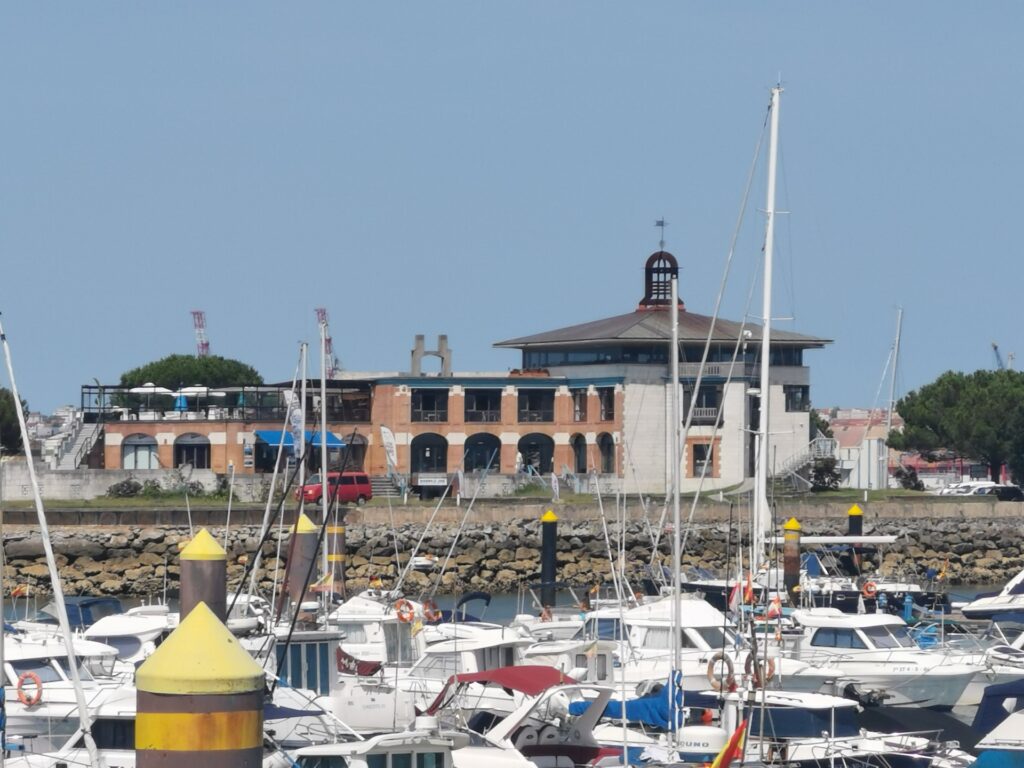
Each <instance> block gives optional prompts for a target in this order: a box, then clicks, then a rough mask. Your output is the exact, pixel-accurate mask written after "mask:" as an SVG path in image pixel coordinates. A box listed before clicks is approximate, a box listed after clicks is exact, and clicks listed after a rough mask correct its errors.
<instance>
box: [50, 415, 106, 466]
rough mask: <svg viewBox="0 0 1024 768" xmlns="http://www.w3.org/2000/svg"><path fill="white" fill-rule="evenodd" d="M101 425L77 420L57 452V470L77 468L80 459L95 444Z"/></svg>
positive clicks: (101, 429)
mask: <svg viewBox="0 0 1024 768" xmlns="http://www.w3.org/2000/svg"><path fill="white" fill-rule="evenodd" d="M102 431H103V427H102V425H100V424H86V423H84V422H81V421H79V422H78V423H77V424H76V426H75V429H74V431H72V433H71V434H70V435H68V437H67V439H66V440H65V441H64V443H63V445H61V447H60V452H59V453H58V454H57V465H56V467H55V468H56V469H57V470H72V469H78V467H79V465H80V464H81V463H82V460H83V459H84V458H85V457H86V456H87V455H88V454H89V451H91V450H92V447H93V446H94V445H95V444H96V439H97V438H98V437H99V436H100V432H102Z"/></svg>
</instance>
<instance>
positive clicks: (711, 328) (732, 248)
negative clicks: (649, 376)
mask: <svg viewBox="0 0 1024 768" xmlns="http://www.w3.org/2000/svg"><path fill="white" fill-rule="evenodd" d="M770 105H771V102H769V108H768V111H767V112H766V113H765V117H764V123H763V124H762V125H761V135H760V136H758V139H757V144H756V145H755V147H754V157H753V159H752V160H751V163H750V170H749V171H748V173H747V185H746V187H745V189H744V190H743V198H742V200H741V202H740V209H739V212H738V213H737V216H736V226H735V227H734V229H733V233H732V238H731V240H730V242H729V251H728V253H727V255H726V259H725V268H724V270H723V272H722V281H721V284H720V287H719V290H718V296H717V297H716V298H715V309H714V312H712V314H711V322H710V323H709V325H708V335H707V338H706V340H705V342H704V352H703V354H702V355H701V362H700V368H698V369H697V381H696V382H695V383H694V388H693V391H694V397H692V398H691V400H690V407H689V409H688V410H687V413H686V423H685V424H684V426H683V434H682V435H681V437H680V441H681V445H680V446H679V449H680V451H682V449H684V448H685V447H686V440H687V437H688V436H689V432H690V426H691V424H692V423H693V412H694V408H695V403H696V400H697V397H696V395H697V393H699V392H700V384H701V381H702V380H703V377H704V367H705V366H706V364H707V359H708V353H709V351H710V349H711V339H712V338H713V337H714V333H715V326H716V325H717V323H718V312H719V310H720V308H721V306H722V297H723V295H724V294H725V286H726V284H727V283H728V281H729V273H730V271H731V269H732V262H733V258H734V257H735V255H736V243H737V241H738V240H739V234H740V228H741V227H742V225H743V219H744V217H745V216H746V212H747V204H748V202H749V201H750V190H751V189H752V188H753V185H754V175H755V171H756V169H757V160H758V158H759V157H760V156H761V147H762V145H763V144H764V136H765V131H766V130H767V128H768V121H769V118H770V116H771V106H770ZM744 316H745V315H744ZM672 354H674V355H678V354H679V350H678V349H674V350H672ZM671 385H672V387H673V396H675V389H674V388H675V387H678V386H679V382H677V381H674V382H672V383H671ZM674 428H675V427H673V429H674ZM673 439H674V438H673ZM678 455H682V453H680V454H678ZM678 474H679V473H678V472H676V471H673V476H674V477H676V476H678ZM673 482H674V483H678V482H679V480H678V478H677V477H676V479H674V480H673ZM674 491H675V489H674V488H673V492H674ZM667 515H668V504H667V503H666V505H665V508H664V510H663V511H662V514H661V519H660V520H659V521H658V536H659V540H660V537H661V532H662V531H663V530H664V528H665V518H666V517H667ZM676 554H677V556H678V557H682V552H678V553H676ZM674 567H677V568H678V567H679V563H675V564H674Z"/></svg>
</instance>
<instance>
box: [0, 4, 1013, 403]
mask: <svg viewBox="0 0 1024 768" xmlns="http://www.w3.org/2000/svg"><path fill="white" fill-rule="evenodd" d="M1022 22H1024V6H1021V5H1020V4H1019V3H1012V2H991V3H985V4H973V5H970V6H964V5H958V4H954V3H947V2H929V3H923V2H916V3H883V2H866V3H856V4H854V3H848V4H845V5H840V4H835V3H788V4H768V3H762V4H726V3H712V2H708V3H684V2H647V3H642V4H640V3H595V2H586V3H584V2H559V3H551V2H519V3H480V2H448V3H436V4H433V3H432V4H427V3H400V4H399V3H393V4H387V3H371V2H363V3H341V2H330V3H303V4H284V3H247V4H245V5H244V6H242V5H238V4H227V3H207V2H176V3H162V4H160V3H125V2H121V3H105V2H91V3H71V4H69V3H46V2H43V3H21V4H9V5H7V6H6V7H5V10H4V14H3V23H2V24H0V68H2V71H3V73H4V74H3V79H2V82H3V87H2V90H0V93H2V94H3V103H2V108H0V115H2V117H0V249H2V253H3V264H4V277H3V279H2V281H0V310H2V312H3V318H4V324H5V326H6V330H7V333H8V336H9V338H10V340H11V343H12V347H13V352H14V356H15V367H16V373H17V375H18V379H19V387H20V389H21V391H22V395H23V396H24V397H25V398H26V399H27V400H28V401H29V404H30V406H32V407H33V408H39V409H43V410H50V409H52V408H53V407H55V406H57V405H60V404H62V403H70V402H76V403H77V401H78V392H79V386H80V385H81V384H83V383H89V382H91V381H92V379H93V378H94V377H95V378H98V379H99V380H100V381H101V382H104V383H107V382H114V381H116V380H117V378H118V377H119V375H120V373H121V372H122V371H124V370H126V369H128V368H131V367H134V366H136V365H139V364H142V363H144V362H147V361H150V360H153V359H157V358H159V357H162V356H164V355H166V354H170V353H172V352H181V353H189V352H192V351H193V350H194V339H193V333H192V327H191V318H190V316H189V311H190V310H191V309H195V308H201V309H204V310H205V311H206V314H207V323H208V332H209V336H210V341H211V349H212V351H213V352H214V353H216V354H222V355H225V356H228V357H235V358H238V359H241V360H244V361H246V362H248V363H250V364H252V365H254V366H256V367H257V368H258V369H259V370H260V371H261V372H262V373H263V374H264V376H265V377H266V378H267V379H268V380H275V379H287V378H290V377H291V374H292V371H293V368H294V365H295V359H296V356H297V352H296V348H297V343H298V341H299V340H302V339H306V340H308V341H310V342H314V341H315V340H316V337H317V329H316V319H315V316H314V308H315V307H317V306H326V307H327V308H328V310H329V311H330V316H331V329H332V334H333V337H334V340H335V345H336V348H337V352H338V354H339V356H340V358H341V361H342V363H343V365H344V367H346V368H349V369H354V370H399V369H406V368H407V366H408V357H409V349H410V348H411V346H412V341H413V336H414V334H416V333H425V334H427V335H428V338H430V337H432V336H434V335H436V334H438V333H447V334H448V335H449V340H450V344H451V346H452V348H453V349H454V351H455V360H454V362H455V367H456V368H457V369H459V370H504V369H506V368H510V367H515V366H516V365H517V364H518V360H517V358H516V357H515V355H514V354H513V353H511V352H507V351H499V350H494V349H492V348H491V346H490V345H491V344H492V343H493V342H495V341H498V340H501V339H505V338H510V337H515V336H520V335H525V334H528V333H533V332H537V331H541V330H547V329H551V328H556V327H560V326H563V325H569V324H572V323H576V322H584V321H587V320H592V319H596V318H599V317H603V316H606V315H611V314H619V313H621V312H627V311H630V310H631V309H632V308H633V307H634V306H635V305H636V302H637V300H638V299H639V298H640V297H641V292H642V266H643V262H644V260H645V258H646V257H647V255H648V254H649V253H650V252H651V251H653V250H654V249H655V248H656V246H657V239H658V233H657V230H656V229H655V228H654V227H653V222H654V220H655V219H657V218H660V217H665V218H666V219H667V220H668V221H669V227H668V231H667V241H668V249H669V250H671V251H672V252H674V253H675V254H676V255H677V257H678V258H679V260H680V263H681V265H682V267H683V272H682V279H681V292H682V295H683V298H684V300H685V301H686V304H687V306H688V308H690V309H692V310H693V311H695V312H709V311H710V310H711V308H712V306H713V303H714V299H715V296H716V293H717V290H718V284H719V281H720V278H721V272H722V265H723V261H724V256H725V253H726V251H727V247H728V243H729V239H730V237H731V234H732V231H733V228H734V223H735V220H736V216H737V211H738V208H739V205H740V201H741V198H742V194H743V189H744V185H745V179H746V174H747V169H748V166H749V164H750V161H751V158H752V155H753V151H754V147H755V144H756V142H757V140H758V137H759V135H760V131H761V124H762V121H763V117H764V110H765V107H766V104H767V101H768V96H769V94H768V91H769V88H770V86H771V85H772V84H773V83H774V82H775V81H776V79H777V78H778V77H779V75H780V73H781V77H782V82H783V85H784V87H785V88H786V91H785V94H784V95H783V104H782V111H781V122H782V154H781V162H782V165H781V175H780V181H779V184H780V186H779V195H780V207H782V208H785V210H787V211H788V212H789V213H788V214H787V215H786V216H785V217H784V221H781V222H780V227H779V230H778V237H777V253H778V257H779V258H778V262H777V267H778V269H777V272H776V286H777V289H778V290H777V291H776V314H777V315H779V316H782V317H787V318H792V320H786V321H783V322H780V326H781V327H784V328H790V329H793V330H799V331H803V332H807V333H812V334H816V335H820V336H825V337H829V338H833V339H835V342H836V343H835V344H834V345H833V346H832V347H830V348H829V349H827V350H825V351H821V352H815V353H812V354H810V355H808V361H809V363H810V364H811V366H812V398H813V400H814V403H815V405H819V406H825V405H834V404H839V405H871V404H872V403H873V402H874V399H875V394H876V391H877V390H878V386H879V378H880V376H881V373H882V367H883V365H884V364H885V360H886V356H887V354H888V350H889V347H890V345H891V343H892V336H893V333H894V326H895V307H896V305H898V304H899V305H902V306H903V307H904V308H905V311H906V317H905V334H904V346H903V353H904V354H903V359H902V361H901V365H900V377H899V389H900V391H906V390H907V389H909V388H912V387H915V386H919V385H921V384H924V383H927V382H928V381H930V380H931V379H932V378H934V377H935V376H936V375H937V374H939V373H940V372H942V371H944V370H947V369H950V368H953V369H961V370H974V369H976V368H979V367H991V366H992V365H993V364H994V361H993V356H992V351H991V347H990V343H991V342H992V341H997V342H998V343H999V344H1000V347H1001V349H1002V350H1003V352H1004V354H1005V353H1009V352H1018V353H1019V354H1020V355H1021V358H1022V360H1021V363H1022V365H1024V333H1022V328H1021V324H1020V323H1019V322H1017V320H1018V310H1017V307H1018V304H1019V301H1020V299H1019V296H1018V294H1019V290H1020V289H1019V286H1020V285H1021V277H1022V273H1024V266H1022V264H1021V259H1020V255H1019V253H1018V250H1019V246H1018V240H1017V226H1018V224H1017V221H1018V218H1019V207H1020V192H1019V189H1020V180H1021V178H1022V177H1024V159H1022V152H1021V146H1022V138H1021V137H1022V136H1024V107H1022V103H1024V101H1022V99H1021V97H1020V93H1021V83H1022V82H1024V71H1022V70H1024V57H1022V56H1021V55H1020V52H1019V32H1020V30H1021V29H1022ZM762 169H763V164H762ZM763 205H764V183H763V174H762V173H760V172H759V174H758V178H757V182H756V184H755V187H754V191H753V193H752V199H751V209H750V213H749V214H748V216H747V217H746V220H745V222H744V225H743V229H742V233H741V237H740V241H739V246H740V250H739V252H738V254H737V263H736V268H735V271H734V277H733V280H732V282H731V283H730V286H729V288H728V290H727V294H726V299H725V310H724V314H725V315H726V316H728V317H731V318H739V317H740V316H742V314H743V312H744V310H745V301H746V295H747V293H748V291H749V289H750V281H751V280H752V279H755V276H756V273H757V264H758V258H759V249H760V242H761V235H762V233H763V221H762V218H761V216H760V215H759V214H758V213H757V211H758V210H759V209H761V208H763ZM757 311H759V309H758V310H757ZM884 391H885V389H884V388H883V392H884ZM883 397H884V394H883Z"/></svg>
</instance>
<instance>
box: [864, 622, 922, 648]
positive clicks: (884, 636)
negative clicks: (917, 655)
mask: <svg viewBox="0 0 1024 768" xmlns="http://www.w3.org/2000/svg"><path fill="white" fill-rule="evenodd" d="M861 632H863V633H864V634H865V635H867V637H868V640H870V641H871V642H872V643H873V644H874V646H875V648H916V647H917V643H915V642H914V640H913V639H912V638H911V637H910V633H909V632H908V631H907V628H906V627H903V626H900V625H896V624H894V625H892V626H881V627H866V628H864V629H862V630H861Z"/></svg>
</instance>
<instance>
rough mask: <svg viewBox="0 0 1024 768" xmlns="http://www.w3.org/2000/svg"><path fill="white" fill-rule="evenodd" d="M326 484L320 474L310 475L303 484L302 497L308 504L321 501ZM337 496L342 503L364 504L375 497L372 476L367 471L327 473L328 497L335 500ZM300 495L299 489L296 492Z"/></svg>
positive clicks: (296, 494) (297, 495)
mask: <svg viewBox="0 0 1024 768" xmlns="http://www.w3.org/2000/svg"><path fill="white" fill-rule="evenodd" d="M323 492H324V485H323V479H322V478H321V477H320V475H319V474H316V475H310V477H309V478H308V479H307V480H306V484H305V485H303V486H302V498H303V499H304V500H305V501H306V503H307V504H319V503H321V498H320V497H321V496H323ZM335 496H336V497H337V500H338V502H339V503H341V504H351V503H353V502H355V503H356V504H358V505H360V506H362V505H363V504H365V503H366V502H368V501H369V500H370V499H372V498H373V488H371V487H370V476H369V475H368V474H366V473H365V472H328V473H327V499H328V501H333V500H334V498H335ZM295 497H296V498H298V497H299V491H296V492H295Z"/></svg>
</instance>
